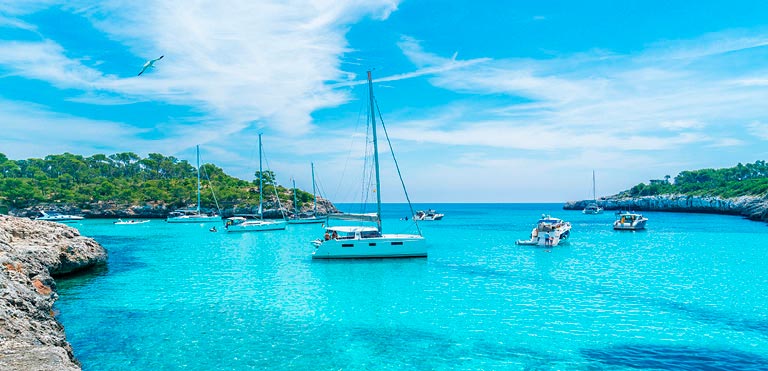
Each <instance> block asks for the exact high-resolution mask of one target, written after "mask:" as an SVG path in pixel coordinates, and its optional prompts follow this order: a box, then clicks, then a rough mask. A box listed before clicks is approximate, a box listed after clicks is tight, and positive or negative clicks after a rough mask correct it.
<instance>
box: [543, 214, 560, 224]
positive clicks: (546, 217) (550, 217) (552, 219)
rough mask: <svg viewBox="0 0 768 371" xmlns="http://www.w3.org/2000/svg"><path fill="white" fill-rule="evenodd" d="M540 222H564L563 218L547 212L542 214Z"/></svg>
mask: <svg viewBox="0 0 768 371" xmlns="http://www.w3.org/2000/svg"><path fill="white" fill-rule="evenodd" d="M539 223H546V224H557V223H563V219H559V218H555V217H552V216H549V215H546V214H542V215H541V219H539V221H538V222H537V224H539Z"/></svg>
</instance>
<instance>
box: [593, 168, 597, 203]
mask: <svg viewBox="0 0 768 371" xmlns="http://www.w3.org/2000/svg"><path fill="white" fill-rule="evenodd" d="M592 199H593V200H594V201H595V202H597V192H595V171H594V170H592Z"/></svg>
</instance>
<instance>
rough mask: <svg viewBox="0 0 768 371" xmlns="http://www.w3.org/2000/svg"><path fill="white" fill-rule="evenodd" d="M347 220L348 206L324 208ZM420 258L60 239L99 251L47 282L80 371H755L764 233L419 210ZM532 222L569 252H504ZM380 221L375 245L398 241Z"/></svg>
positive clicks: (763, 352) (726, 223)
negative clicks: (94, 265) (92, 266)
mask: <svg viewBox="0 0 768 371" xmlns="http://www.w3.org/2000/svg"><path fill="white" fill-rule="evenodd" d="M340 206H341V208H342V209H345V210H346V211H350V212H355V211H359V210H355V208H354V207H352V206H351V205H340ZM415 206H416V208H428V207H431V208H435V209H437V210H438V211H440V212H443V213H445V214H446V216H445V219H443V220H442V221H436V222H421V223H419V226H420V228H421V229H422V232H423V234H424V236H425V237H426V238H427V240H428V242H429V257H428V258H417V259H372V260H336V261H313V260H312V259H311V253H312V251H313V247H312V246H311V245H310V241H311V240H313V239H316V238H319V237H321V236H322V227H321V225H320V224H314V225H289V226H288V229H287V230H285V231H273V232H256V233H245V234H227V233H224V232H222V231H221V230H223V228H221V224H219V225H218V228H219V230H220V231H219V232H217V233H213V232H209V231H208V229H209V227H211V226H212V225H213V224H207V225H204V224H167V223H165V222H164V221H161V220H153V221H152V222H150V223H146V224H140V225H113V224H112V221H111V220H86V221H83V222H81V223H77V224H74V225H73V226H75V227H77V228H79V229H80V231H81V233H82V234H83V235H86V236H90V237H93V238H95V239H96V240H97V241H99V242H100V243H101V244H102V245H103V246H104V247H106V248H107V250H108V251H109V263H108V265H107V267H106V268H105V269H102V270H100V271H98V272H95V273H92V274H87V275H81V276H76V277H71V278H63V279H58V280H57V283H58V292H59V295H60V298H59V300H58V301H57V303H56V311H57V313H58V318H59V320H60V321H61V322H62V323H63V324H64V326H65V329H66V334H67V338H68V340H69V341H70V342H71V343H72V346H73V347H74V351H75V355H76V356H77V358H78V359H79V360H80V361H81V362H82V364H83V369H84V370H86V371H96V370H100V371H101V370H113V371H114V370H133V371H135V370H152V371H160V370H206V371H209V370H523V369H524V370H635V369H670V370H768V226H767V225H766V224H765V223H759V222H753V221H748V220H745V219H742V218H740V217H736V216H722V215H707V214H681V213H659V212H647V213H644V215H646V216H647V217H648V218H649V219H650V220H649V222H648V226H647V230H646V231H640V232H617V231H613V230H612V229H611V223H612V222H613V220H614V218H615V216H614V214H613V213H612V212H606V213H604V214H601V215H583V214H582V213H581V212H579V211H564V210H562V209H561V204H430V205H415ZM542 213H547V214H552V216H556V217H560V218H562V219H565V220H567V221H570V222H571V223H572V224H573V230H572V232H571V238H570V241H569V242H568V243H567V244H564V245H561V246H557V247H554V248H551V249H545V248H541V247H530V246H526V247H521V246H516V245H515V243H514V242H515V240H517V239H525V238H528V237H529V235H530V231H531V229H532V228H533V227H534V224H535V222H536V221H537V220H538V218H539V217H540V216H541V214H542ZM409 214H410V212H409V211H408V209H407V205H402V204H387V205H385V206H384V229H385V233H395V232H404V231H414V228H413V225H412V222H406V221H403V220H400V219H401V218H403V217H404V216H406V215H409Z"/></svg>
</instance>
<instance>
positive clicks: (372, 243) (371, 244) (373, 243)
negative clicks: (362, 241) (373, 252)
mask: <svg viewBox="0 0 768 371" xmlns="http://www.w3.org/2000/svg"><path fill="white" fill-rule="evenodd" d="M368 246H376V242H371V243H369V244H368Z"/></svg>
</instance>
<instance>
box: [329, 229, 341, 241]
mask: <svg viewBox="0 0 768 371" xmlns="http://www.w3.org/2000/svg"><path fill="white" fill-rule="evenodd" d="M331 237H332V238H333V239H334V240H337V239H339V234H338V233H336V231H333V235H331Z"/></svg>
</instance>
